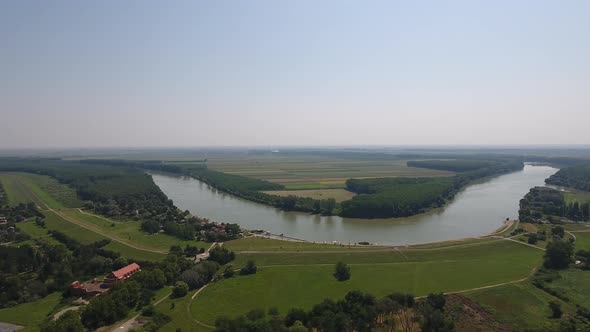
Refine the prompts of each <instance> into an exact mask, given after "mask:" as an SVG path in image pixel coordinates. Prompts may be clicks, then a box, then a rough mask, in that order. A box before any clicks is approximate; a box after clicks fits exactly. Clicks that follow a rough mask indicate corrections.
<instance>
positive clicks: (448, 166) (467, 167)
mask: <svg viewBox="0 0 590 332" xmlns="http://www.w3.org/2000/svg"><path fill="white" fill-rule="evenodd" d="M494 164H497V162H493V161H486V160H471V159H461V160H413V161H412V160H411V161H408V162H407V165H408V166H409V167H419V168H428V169H436V170H440V171H450V172H468V171H474V170H476V169H480V168H484V167H489V166H492V165H494Z"/></svg>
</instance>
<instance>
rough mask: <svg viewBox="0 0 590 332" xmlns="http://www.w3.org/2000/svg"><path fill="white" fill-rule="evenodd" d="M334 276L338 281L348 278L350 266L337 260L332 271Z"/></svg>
mask: <svg viewBox="0 0 590 332" xmlns="http://www.w3.org/2000/svg"><path fill="white" fill-rule="evenodd" d="M334 277H335V278H336V279H337V280H338V281H344V280H348V279H350V268H349V267H348V265H346V264H344V263H343V262H338V263H337V264H336V271H335V272H334Z"/></svg>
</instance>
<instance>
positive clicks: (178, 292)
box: [172, 281, 188, 297]
mask: <svg viewBox="0 0 590 332" xmlns="http://www.w3.org/2000/svg"><path fill="white" fill-rule="evenodd" d="M172 293H173V294H174V297H183V296H185V295H186V294H187V293H188V285H187V283H186V282H184V281H177V282H176V284H174V290H173V291H172Z"/></svg>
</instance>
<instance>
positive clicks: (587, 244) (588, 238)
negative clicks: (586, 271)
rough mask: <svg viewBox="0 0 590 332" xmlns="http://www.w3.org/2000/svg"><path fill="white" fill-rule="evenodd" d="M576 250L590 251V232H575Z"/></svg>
mask: <svg viewBox="0 0 590 332" xmlns="http://www.w3.org/2000/svg"><path fill="white" fill-rule="evenodd" d="M573 234H574V235H575V236H576V250H590V232H574V233H573Z"/></svg>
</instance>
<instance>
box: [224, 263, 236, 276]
mask: <svg viewBox="0 0 590 332" xmlns="http://www.w3.org/2000/svg"><path fill="white" fill-rule="evenodd" d="M235 274H236V271H234V269H233V267H232V266H231V265H229V266H228V267H226V268H225V271H223V277H224V278H231V277H233V276H234V275H235Z"/></svg>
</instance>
